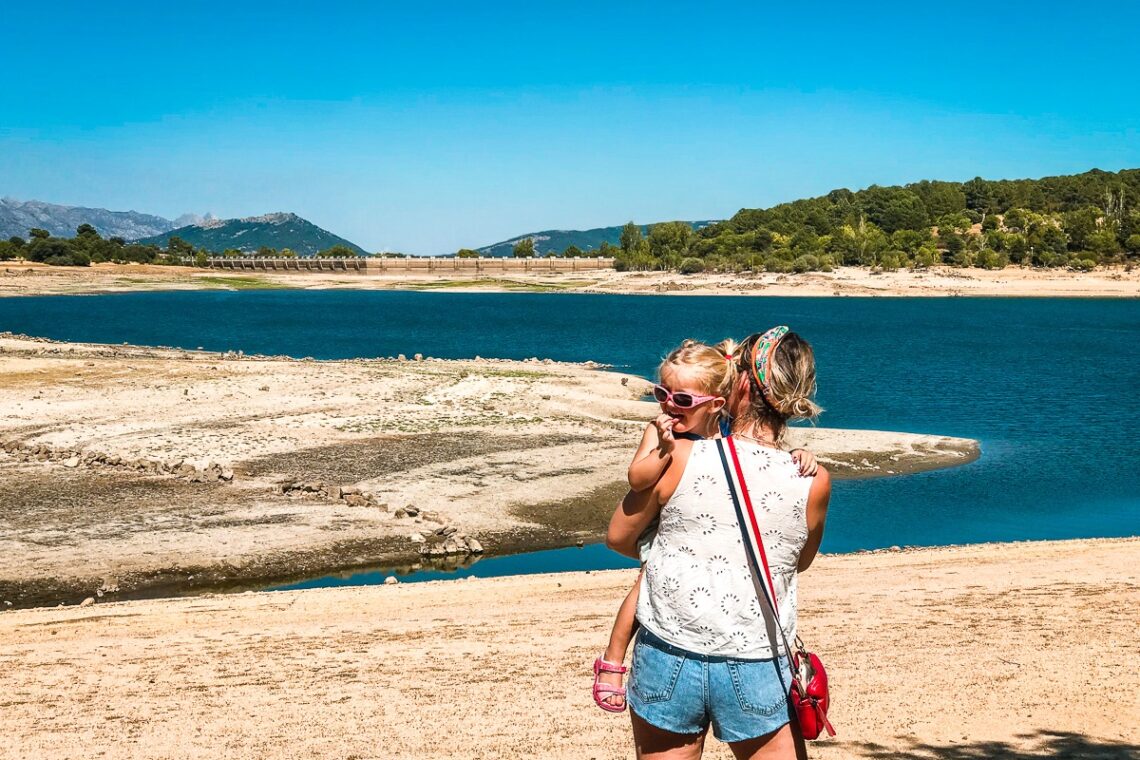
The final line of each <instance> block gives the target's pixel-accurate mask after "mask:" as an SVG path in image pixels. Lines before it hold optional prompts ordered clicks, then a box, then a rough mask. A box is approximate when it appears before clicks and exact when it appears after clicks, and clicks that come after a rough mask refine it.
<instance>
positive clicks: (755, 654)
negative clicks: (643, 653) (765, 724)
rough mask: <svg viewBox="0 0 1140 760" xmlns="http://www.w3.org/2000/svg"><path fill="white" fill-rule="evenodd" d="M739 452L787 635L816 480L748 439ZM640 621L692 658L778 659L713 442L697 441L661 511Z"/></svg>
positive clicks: (793, 623) (740, 443) (640, 605)
mask: <svg viewBox="0 0 1140 760" xmlns="http://www.w3.org/2000/svg"><path fill="white" fill-rule="evenodd" d="M736 448H737V451H738V452H739V455H740V460H741V462H740V463H741V468H742V470H743V471H744V477H745V481H746V483H747V485H748V490H749V492H750V494H751V497H752V503H753V506H754V507H755V509H756V516H757V519H758V521H759V523H760V530H761V533H762V534H763V536H764V548H765V550H766V552H767V556H768V562H769V566H770V569H771V572H772V578H773V581H774V583H775V585H776V593H777V597H778V599H779V609H780V620H781V623H782V624H783V626H784V630H785V632H786V633H787V635H788V636H789V638H791V637H794V636H795V630H796V565H797V562H798V560H799V556H800V552H801V550H802V549H803V547H804V543H805V541H806V540H807V535H808V530H807V522H806V505H807V497H808V491H809V489H810V488H811V484H812V478H805V477H801V476H800V474H799V470H798V467H797V466H796V464H795V463H794V462H793V461H792V458H791V456H790V455H789V454H787V453H786V452H783V451H779V450H777V449H772V448H768V447H765V446H761V445H758V444H755V443H752V442H751V441H748V440H745V439H737V441H736ZM637 617H638V620H640V621H641V623H642V625H644V626H645V627H646V628H647V629H649V630H650V631H652V632H653V633H654V634H656V635H657V636H659V637H660V638H661V639H663V640H664V641H666V642H668V643H670V644H673V645H674V646H677V647H680V648H682V649H686V650H689V651H691V652H696V653H700V654H707V655H717V656H725V657H734V658H739V659H764V658H768V657H772V656H773V655H774V654H775V652H774V651H773V649H772V644H771V643H770V640H769V634H768V630H769V629H768V626H767V625H766V624H765V619H766V617H768V612H767V610H766V605H764V604H762V603H761V601H760V599H759V598H758V597H757V592H756V586H755V585H754V583H753V576H752V572H751V569H750V568H749V565H748V559H747V555H746V554H745V551H744V544H743V541H742V537H741V532H740V526H739V523H738V521H737V519H736V511H735V508H734V506H733V502H732V497H731V495H730V493H729V489H728V481H727V479H726V477H725V474H724V469H723V466H722V464H721V460H720V456H719V454H718V452H717V445H716V442H715V441H697V442H694V443H693V447H692V451H691V453H690V454H689V457H688V461H687V462H686V463H685V468H684V471H683V473H682V474H681V477H680V480H679V481H678V483H677V487H676V489H675V490H674V492H673V494H672V496H671V497H670V498H669V500H668V501H667V502H666V503H665V504H664V505H663V506H662V507H661V517H660V525H659V527H658V532H657V537H656V539H655V540H654V543H653V546H652V548H651V549H650V550H649V553H648V555H647V557H646V563H645V576H644V579H643V581H642V589H641V595H640V600H639V603H638V610H637Z"/></svg>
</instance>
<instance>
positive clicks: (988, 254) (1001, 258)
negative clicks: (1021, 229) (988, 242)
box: [974, 248, 1009, 269]
mask: <svg viewBox="0 0 1140 760" xmlns="http://www.w3.org/2000/svg"><path fill="white" fill-rule="evenodd" d="M1008 264H1009V256H1008V255H1006V254H1005V253H998V252H997V251H995V250H994V249H992V248H985V249H983V250H981V251H978V255H977V256H975V257H974V266H976V267H981V268H982V269H1004V268H1005V267H1006V266H1007V265H1008Z"/></svg>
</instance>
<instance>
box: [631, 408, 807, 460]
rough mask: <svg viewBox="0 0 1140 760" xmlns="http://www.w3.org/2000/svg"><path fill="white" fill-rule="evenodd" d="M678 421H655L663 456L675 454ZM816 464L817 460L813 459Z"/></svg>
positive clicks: (663, 416)
mask: <svg viewBox="0 0 1140 760" xmlns="http://www.w3.org/2000/svg"><path fill="white" fill-rule="evenodd" d="M676 422H677V420H675V419H673V418H672V417H670V416H669V415H667V414H659V415H657V419H655V420H653V426H654V427H656V428H657V450H658V451H659V452H661V456H662V457H665V456H668V455H669V454H672V453H673V447H674V446H676V444H677V439H676V438H674V437H673V425H674V424H675V423H676ZM812 462H813V463H814V462H815V459H814V458H813V459H812Z"/></svg>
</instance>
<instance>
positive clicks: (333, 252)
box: [317, 243, 359, 259]
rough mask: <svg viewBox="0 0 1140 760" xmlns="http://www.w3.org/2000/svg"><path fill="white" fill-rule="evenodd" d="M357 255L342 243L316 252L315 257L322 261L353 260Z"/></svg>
mask: <svg viewBox="0 0 1140 760" xmlns="http://www.w3.org/2000/svg"><path fill="white" fill-rule="evenodd" d="M358 255H359V254H357V252H356V251H354V250H353V249H351V248H349V247H348V246H347V245H344V244H343V243H337V244H336V245H334V246H331V247H329V248H326V249H324V250H323V251H318V252H317V257H318V258H322V259H355V258H356V257H357V256H358Z"/></svg>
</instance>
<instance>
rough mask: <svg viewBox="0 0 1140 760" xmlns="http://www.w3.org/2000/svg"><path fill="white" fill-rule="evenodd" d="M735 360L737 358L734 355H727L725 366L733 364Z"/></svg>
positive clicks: (725, 356)
mask: <svg viewBox="0 0 1140 760" xmlns="http://www.w3.org/2000/svg"><path fill="white" fill-rule="evenodd" d="M735 358H736V357H735V356H733V355H732V354H725V355H724V363H725V364H732V362H733V360H734V359H735Z"/></svg>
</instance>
